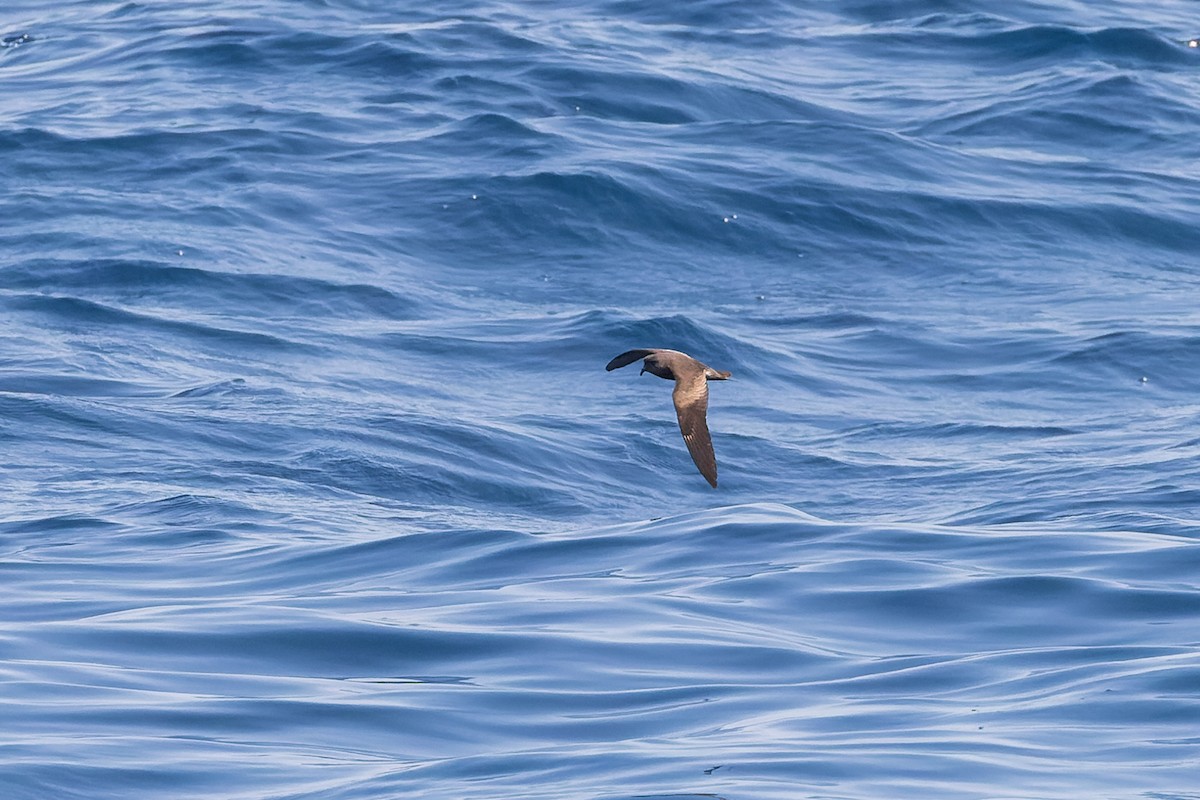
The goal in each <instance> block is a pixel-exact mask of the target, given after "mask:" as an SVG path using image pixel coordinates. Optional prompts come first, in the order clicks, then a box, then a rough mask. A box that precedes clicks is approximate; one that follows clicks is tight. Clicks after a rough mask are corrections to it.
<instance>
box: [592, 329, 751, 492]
mask: <svg viewBox="0 0 1200 800" xmlns="http://www.w3.org/2000/svg"><path fill="white" fill-rule="evenodd" d="M638 360H642V372H649V373H650V374H651V375H657V376H658V377H660V378H665V379H666V380H669V381H675V391H673V392H672V393H671V399H672V400H673V401H674V403H675V414H676V415H677V416H678V417H679V430H680V432H681V433H682V434H683V441H684V443H685V444H686V445H687V448H688V452H689V453H691V454H692V461H695V462H696V468H697V469H699V470H700V474H701V475H703V476H704V479H705V480H707V481H708V482H709V484H711V485H712V487H713V488H714V489H715V488H717V456H716V454H715V453H714V452H713V446H712V437H711V436H709V433H708V418H707V416H708V382H709V381H724V380H728V379H729V377H730V373H728V372H721V371H719V370H715V369H713V368H712V367H710V366H708V365H707V364H702V363H700V362H699V361H697V360H696V359H694V358H692V357H691V356H689V355H688V354H687V353H681V352H679V351H678V350H661V349H642V350H629V351H626V352H624V353H621V355H619V356H617V357H616V358H614V359H613V360H612V361H610V362H608V366H607V367H605V369H606V370H608V371H609V372H612V371H613V370H614V369H617V368H618V367H624V366H627V365H629V364H632V363H633V362H635V361H638ZM639 374H640V373H639Z"/></svg>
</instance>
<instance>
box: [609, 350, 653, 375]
mask: <svg viewBox="0 0 1200 800" xmlns="http://www.w3.org/2000/svg"><path fill="white" fill-rule="evenodd" d="M657 352H658V351H657V350H627V351H625V352H624V353H621V355H619V356H617V357H616V358H614V359H613V360H612V361H610V362H608V366H607V367H605V368H604V369H606V370H607V371H609V372H612V371H613V370H614V369H617V368H618V367H625V366H628V365H630V364H632V363H633V362H635V361H640V360H642V359H643V358H645V357H646V356H648V355H650V354H651V353H657Z"/></svg>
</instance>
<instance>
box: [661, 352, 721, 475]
mask: <svg viewBox="0 0 1200 800" xmlns="http://www.w3.org/2000/svg"><path fill="white" fill-rule="evenodd" d="M671 399H672V400H674V401H675V413H676V414H677V415H678V416H679V430H680V432H681V433H683V441H684V444H686V445H687V449H688V452H689V453H691V454H692V461H695V462H696V468H697V469H699V470H700V474H701V475H703V476H704V479H705V480H707V481H708V482H709V484H711V485H712V487H713V488H714V489H715V488H717V456H716V453H714V452H713V446H712V437H711V436H709V434H708V419H707V414H708V381H707V380H706V379H705V377H704V373H703V372H700V371H697V372H696V373H694V374H692V375H689V376H688V377H687V378H686V379H684V380H678V381H676V382H675V391H674V392H672V393H671Z"/></svg>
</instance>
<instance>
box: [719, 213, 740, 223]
mask: <svg viewBox="0 0 1200 800" xmlns="http://www.w3.org/2000/svg"><path fill="white" fill-rule="evenodd" d="M722 219H723V220H724V221H725V222H729V221H731V220H735V219H737V214H730V215H729V216H728V217H722Z"/></svg>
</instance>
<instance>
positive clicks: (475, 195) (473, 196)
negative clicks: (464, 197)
mask: <svg viewBox="0 0 1200 800" xmlns="http://www.w3.org/2000/svg"><path fill="white" fill-rule="evenodd" d="M471 199H472V200H478V199H479V195H477V194H473V195H471Z"/></svg>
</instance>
